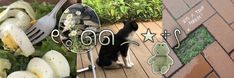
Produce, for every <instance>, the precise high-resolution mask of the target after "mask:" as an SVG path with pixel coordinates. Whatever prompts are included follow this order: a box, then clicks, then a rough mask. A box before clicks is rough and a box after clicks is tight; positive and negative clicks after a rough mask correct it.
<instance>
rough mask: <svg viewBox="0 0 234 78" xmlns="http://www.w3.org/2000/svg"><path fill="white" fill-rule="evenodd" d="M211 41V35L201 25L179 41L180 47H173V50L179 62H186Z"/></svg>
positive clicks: (212, 40)
mask: <svg viewBox="0 0 234 78" xmlns="http://www.w3.org/2000/svg"><path fill="white" fill-rule="evenodd" d="M212 42H214V39H213V37H212V36H211V35H210V33H209V32H208V31H207V30H206V28H205V27H203V26H201V27H199V28H198V29H196V30H195V31H193V32H192V33H190V34H189V35H188V37H187V38H186V39H185V40H184V41H182V42H181V46H180V48H178V49H176V48H175V49H174V51H175V52H176V54H177V56H178V57H179V58H180V60H181V62H182V63H183V64H187V63H188V62H190V61H191V59H193V57H195V56H197V55H198V54H199V53H201V52H202V50H203V49H204V48H205V47H206V46H207V45H209V44H211V43H212Z"/></svg>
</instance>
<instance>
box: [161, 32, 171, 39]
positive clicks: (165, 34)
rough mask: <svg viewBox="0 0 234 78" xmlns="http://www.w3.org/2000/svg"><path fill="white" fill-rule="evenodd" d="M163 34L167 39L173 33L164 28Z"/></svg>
mask: <svg viewBox="0 0 234 78" xmlns="http://www.w3.org/2000/svg"><path fill="white" fill-rule="evenodd" d="M161 36H162V37H163V38H164V39H165V40H167V37H168V36H171V33H167V30H164V32H163V33H161Z"/></svg>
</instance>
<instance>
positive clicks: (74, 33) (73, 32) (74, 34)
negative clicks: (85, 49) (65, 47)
mask: <svg viewBox="0 0 234 78" xmlns="http://www.w3.org/2000/svg"><path fill="white" fill-rule="evenodd" d="M76 34H77V32H76V31H75V30H72V31H71V32H70V33H69V34H68V36H70V37H74V36H76Z"/></svg>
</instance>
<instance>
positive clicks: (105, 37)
mask: <svg viewBox="0 0 234 78" xmlns="http://www.w3.org/2000/svg"><path fill="white" fill-rule="evenodd" d="M104 32H109V33H110V34H111V37H112V45H114V44H115V42H114V41H115V40H114V39H115V38H114V33H113V32H112V31H111V30H102V31H101V32H100V34H99V42H100V43H101V45H108V44H110V38H109V37H108V36H103V39H107V43H102V41H101V36H102V33H104Z"/></svg>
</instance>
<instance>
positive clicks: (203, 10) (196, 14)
mask: <svg viewBox="0 0 234 78" xmlns="http://www.w3.org/2000/svg"><path fill="white" fill-rule="evenodd" d="M214 13H215V11H214V9H212V7H211V6H210V5H209V4H208V2H207V1H206V0H203V1H202V2H201V3H200V4H198V5H197V6H196V7H194V8H193V9H192V10H190V11H189V12H188V13H186V14H185V15H184V16H183V17H182V18H180V19H178V20H177V21H178V23H179V24H180V26H181V27H182V28H183V29H184V30H185V33H186V34H188V33H190V32H191V31H193V30H194V29H196V28H197V27H198V26H199V25H201V24H202V23H203V22H204V21H206V20H207V19H208V18H209V17H210V16H212V15H213V14H214Z"/></svg>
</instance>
